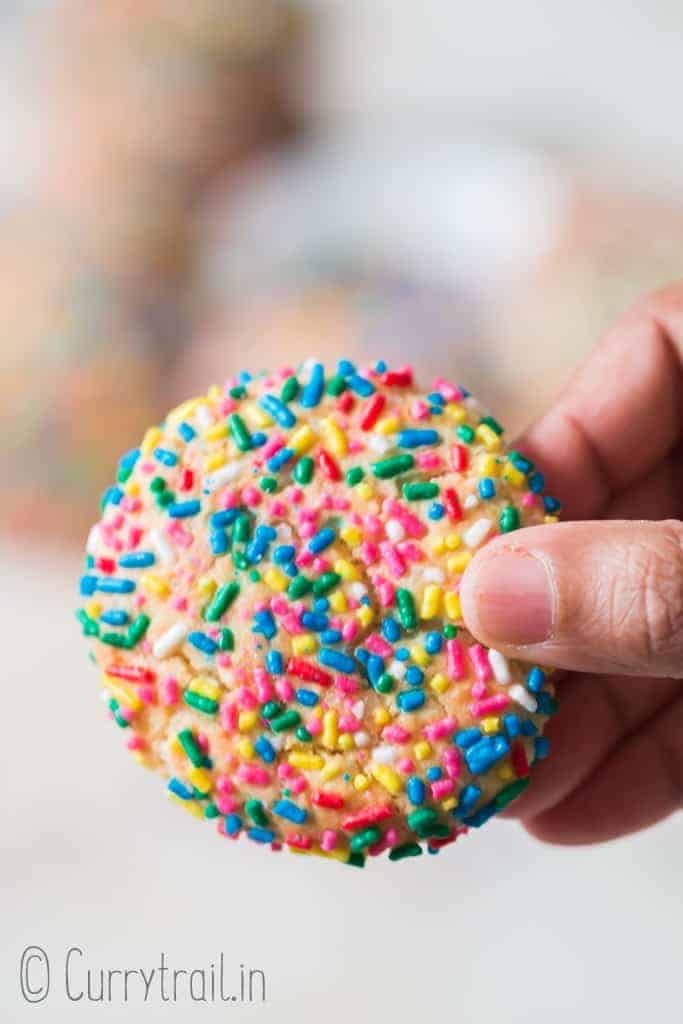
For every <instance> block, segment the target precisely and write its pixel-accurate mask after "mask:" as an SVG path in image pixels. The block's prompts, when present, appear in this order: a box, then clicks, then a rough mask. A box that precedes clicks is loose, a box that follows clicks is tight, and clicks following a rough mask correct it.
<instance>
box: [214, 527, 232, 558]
mask: <svg viewBox="0 0 683 1024" xmlns="http://www.w3.org/2000/svg"><path fill="white" fill-rule="evenodd" d="M210 543H211V551H212V553H213V554H214V555H216V556H218V555H225V554H226V553H227V550H228V547H229V544H228V535H227V533H226V532H225V530H213V531H212V533H211V536H210Z"/></svg>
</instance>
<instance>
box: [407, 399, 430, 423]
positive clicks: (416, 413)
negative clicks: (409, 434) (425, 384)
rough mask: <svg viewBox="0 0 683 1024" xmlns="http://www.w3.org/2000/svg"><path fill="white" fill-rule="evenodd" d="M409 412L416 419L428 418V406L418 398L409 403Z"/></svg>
mask: <svg viewBox="0 0 683 1024" xmlns="http://www.w3.org/2000/svg"><path fill="white" fill-rule="evenodd" d="M410 413H411V415H412V416H413V417H414V419H416V420H426V419H429V406H428V405H427V403H426V402H423V401H422V400H421V399H419V398H418V399H416V400H415V401H414V402H413V404H412V405H411V407H410Z"/></svg>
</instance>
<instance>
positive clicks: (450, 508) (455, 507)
mask: <svg viewBox="0 0 683 1024" xmlns="http://www.w3.org/2000/svg"><path fill="white" fill-rule="evenodd" d="M442 498H443V503H444V505H445V506H446V511H447V512H448V515H449V517H450V518H451V519H452V520H453V522H454V523H458V522H460V520H461V519H462V518H463V513H462V508H461V507H460V499H459V498H458V495H457V494H456V493H455V491H454V490H453V488H452V487H447V488H446V490H445V491H444V492H443V494H442Z"/></svg>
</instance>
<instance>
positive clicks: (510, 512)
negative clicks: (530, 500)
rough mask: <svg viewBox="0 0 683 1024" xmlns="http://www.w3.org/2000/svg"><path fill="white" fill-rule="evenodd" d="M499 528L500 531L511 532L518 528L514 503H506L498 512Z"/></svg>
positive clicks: (517, 516)
mask: <svg viewBox="0 0 683 1024" xmlns="http://www.w3.org/2000/svg"><path fill="white" fill-rule="evenodd" d="M499 522H500V529H501V532H502V533H511V532H512V530H517V529H518V528H519V512H518V510H517V509H516V508H515V507H514V505H506V506H505V508H504V509H503V510H502V512H501V513H500V519H499Z"/></svg>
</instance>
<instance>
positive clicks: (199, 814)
mask: <svg viewBox="0 0 683 1024" xmlns="http://www.w3.org/2000/svg"><path fill="white" fill-rule="evenodd" d="M166 792H167V793H168V795H169V798H170V799H171V800H172V801H173V802H174V803H176V804H178V806H179V807H182V808H183V810H185V811H187V813H188V814H194V816H195V818H203V817H204V811H203V810H202V805H201V804H200V803H199V801H198V800H181V798H180V797H179V796H176V795H175V793H170V792H169V791H168V790H166Z"/></svg>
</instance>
